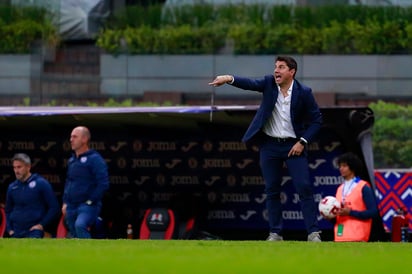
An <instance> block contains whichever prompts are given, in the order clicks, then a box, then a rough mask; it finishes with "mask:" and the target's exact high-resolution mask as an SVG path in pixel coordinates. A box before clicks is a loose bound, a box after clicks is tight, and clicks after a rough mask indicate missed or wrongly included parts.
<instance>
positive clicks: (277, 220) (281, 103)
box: [209, 56, 322, 242]
mask: <svg viewBox="0 0 412 274" xmlns="http://www.w3.org/2000/svg"><path fill="white" fill-rule="evenodd" d="M296 71H297V63H296V61H295V60H294V59H293V58H292V57H289V56H278V57H277V58H276V61H275V70H274V73H273V75H266V76H264V77H263V78H261V79H249V78H244V77H238V76H233V75H219V76H217V77H216V78H215V79H214V80H213V81H212V82H211V83H209V85H212V86H216V87H217V86H221V85H223V84H226V83H227V84H230V85H233V86H234V87H237V88H241V89H245V90H254V91H257V92H261V93H262V96H263V97H262V102H261V104H260V107H259V109H258V110H257V112H256V115H255V117H254V119H253V121H252V123H251V124H250V126H249V128H248V130H247V131H246V133H245V135H244V136H243V139H242V141H244V142H248V141H251V140H253V141H256V143H257V144H258V145H259V151H260V167H261V171H262V175H263V178H264V180H265V193H266V195H267V198H266V206H267V210H268V216H269V229H270V231H269V237H268V238H267V240H268V241H282V240H283V237H282V228H283V227H282V208H281V201H280V191H281V181H282V167H283V164H284V163H286V166H287V168H288V170H289V174H290V176H291V177H292V181H293V184H294V186H295V188H296V191H297V193H298V194H299V199H300V201H301V206H302V213H303V218H304V222H305V226H306V230H307V232H308V238H307V239H308V241H313V242H320V241H321V238H320V235H319V233H320V232H319V228H318V223H317V206H316V203H315V201H314V198H313V191H312V185H311V182H310V180H309V168H308V159H307V150H306V149H305V147H307V144H308V143H309V142H310V141H312V140H313V139H314V138H315V135H316V133H317V132H318V131H319V129H320V127H321V124H322V115H321V112H320V110H319V107H318V105H317V103H316V101H315V98H314V97H313V94H312V89H311V88H309V87H306V86H304V85H302V84H301V83H299V82H298V81H297V80H296V79H295V74H296Z"/></svg>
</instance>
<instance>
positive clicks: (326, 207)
mask: <svg viewBox="0 0 412 274" xmlns="http://www.w3.org/2000/svg"><path fill="white" fill-rule="evenodd" d="M340 207H341V206H340V202H339V201H338V200H337V199H336V198H335V197H333V196H326V197H324V198H322V200H321V201H320V202H319V212H320V215H322V216H323V217H325V218H328V219H331V218H335V217H336V214H337V212H338V210H339V209H340Z"/></svg>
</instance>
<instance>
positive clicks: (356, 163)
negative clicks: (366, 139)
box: [337, 152, 363, 175]
mask: <svg viewBox="0 0 412 274" xmlns="http://www.w3.org/2000/svg"><path fill="white" fill-rule="evenodd" d="M337 164H338V166H339V165H340V164H347V165H348V167H349V169H350V170H352V171H353V173H355V175H358V174H360V173H361V171H362V168H363V163H362V161H361V159H359V157H358V156H357V155H356V154H355V153H353V152H347V153H344V154H342V155H341V156H339V157H338V159H337Z"/></svg>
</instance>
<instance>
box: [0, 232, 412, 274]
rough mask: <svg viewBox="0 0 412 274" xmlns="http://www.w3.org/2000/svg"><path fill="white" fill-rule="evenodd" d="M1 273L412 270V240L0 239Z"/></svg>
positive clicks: (389, 271) (366, 271)
mask: <svg viewBox="0 0 412 274" xmlns="http://www.w3.org/2000/svg"><path fill="white" fill-rule="evenodd" d="M0 273H2V274H3V273H13V274H14V273H30V274H34V273H44V274H48V273H58V274H59V273H76V274H83V273H93V274H96V273H193V274H197V273H211V274H212V273H225V274H229V273H248V274H249V273H250V274H253V273H265V274H266V273H268V274H269V273H330V274H333V273H348V274H351V273H393V274H398V273H408V274H410V273H412V244H411V243H390V242H385V243H334V242H322V243H310V242H300V241H284V242H266V241H161V240H145V241H142V240H73V239H71V240H70V239H43V240H32V239H0Z"/></svg>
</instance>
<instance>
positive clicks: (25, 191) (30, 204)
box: [5, 174, 60, 233]
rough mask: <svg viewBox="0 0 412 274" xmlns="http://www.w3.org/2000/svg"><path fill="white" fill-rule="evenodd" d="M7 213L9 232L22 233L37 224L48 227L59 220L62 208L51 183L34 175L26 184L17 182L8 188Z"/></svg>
mask: <svg viewBox="0 0 412 274" xmlns="http://www.w3.org/2000/svg"><path fill="white" fill-rule="evenodd" d="M5 211H6V220H7V231H10V230H14V231H15V232H16V233H20V232H23V231H27V230H29V229H30V228H31V227H32V226H34V225H37V224H41V225H43V227H44V226H46V225H48V224H49V223H50V222H51V221H53V220H54V219H55V218H57V216H58V214H59V212H60V206H59V202H58V201H57V198H56V195H55V194H54V192H53V189H52V187H51V185H50V183H49V182H48V181H47V180H46V179H45V178H43V177H42V176H40V175H38V174H32V175H31V176H30V177H29V178H28V179H27V180H26V181H25V182H22V181H19V180H15V181H14V182H13V183H11V184H10V185H9V186H8V189H7V197H6V208H5Z"/></svg>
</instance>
